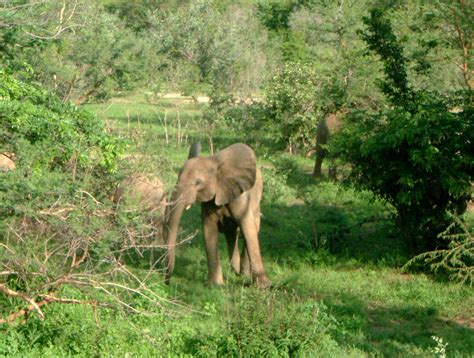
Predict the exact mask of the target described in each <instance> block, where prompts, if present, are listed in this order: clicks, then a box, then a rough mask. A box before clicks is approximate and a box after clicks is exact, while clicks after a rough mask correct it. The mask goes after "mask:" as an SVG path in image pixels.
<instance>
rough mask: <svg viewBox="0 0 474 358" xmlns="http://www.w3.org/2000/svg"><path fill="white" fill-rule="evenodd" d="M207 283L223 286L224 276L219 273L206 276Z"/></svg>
mask: <svg viewBox="0 0 474 358" xmlns="http://www.w3.org/2000/svg"><path fill="white" fill-rule="evenodd" d="M207 283H208V284H209V286H217V287H220V286H223V285H224V277H223V276H222V274H221V275H209V276H208V277H207Z"/></svg>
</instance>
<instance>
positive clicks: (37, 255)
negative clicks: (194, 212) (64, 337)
mask: <svg viewBox="0 0 474 358" xmlns="http://www.w3.org/2000/svg"><path fill="white" fill-rule="evenodd" d="M0 98H1V99H2V101H1V102H0V143H1V145H2V150H5V151H8V152H13V153H15V155H16V157H17V162H18V163H17V166H16V169H15V170H13V171H10V172H0V236H1V237H2V238H4V239H2V242H1V243H0V248H1V250H0V271H1V275H0V293H1V295H0V300H1V303H2V304H1V305H0V307H1V308H0V324H1V323H12V322H14V321H16V320H17V319H19V318H25V319H26V318H28V316H31V315H30V314H31V313H33V312H34V313H35V315H34V316H37V317H39V318H40V319H42V318H43V317H44V315H45V314H44V313H43V309H42V306H45V305H48V304H50V303H73V304H85V305H92V306H94V307H97V306H99V307H100V306H105V307H115V308H119V307H125V309H126V310H128V311H134V312H139V311H140V309H142V306H143V305H140V306H139V307H132V306H130V305H128V304H125V305H124V304H123V303H124V302H125V301H129V300H131V299H132V298H134V297H135V295H136V294H137V293H140V292H141V291H142V293H143V289H145V290H148V289H147V288H145V287H146V286H143V285H142V284H141V283H138V286H139V288H138V289H135V288H133V289H132V288H131V287H134V286H135V285H137V282H139V281H140V278H139V276H138V275H136V274H132V273H131V271H130V269H128V268H127V267H126V266H125V265H124V263H123V260H122V256H123V254H124V253H126V250H125V249H122V247H121V245H122V244H123V243H125V245H128V244H129V241H130V240H127V239H129V238H128V237H125V238H123V236H122V234H121V230H120V229H121V227H120V226H119V225H118V223H117V222H116V220H115V219H116V218H115V215H114V210H112V204H111V202H110V200H108V198H107V197H108V195H110V194H111V192H112V191H111V182H112V180H111V179H112V178H111V176H109V175H108V174H112V173H114V172H115V170H116V166H117V158H118V156H119V154H120V152H121V151H122V148H123V145H122V142H121V141H119V140H117V139H115V138H113V137H112V136H110V135H109V134H107V133H106V132H105V128H104V125H103V123H102V122H101V121H99V120H98V119H97V118H95V117H94V116H93V115H91V114H90V113H88V112H86V111H84V110H81V109H78V108H77V107H75V106H73V105H72V104H69V103H62V102H61V101H60V100H58V98H56V97H55V96H53V95H51V94H49V93H47V92H46V91H44V90H42V89H41V88H39V87H37V86H36V85H33V84H31V83H27V82H24V81H20V80H18V79H15V78H14V77H13V76H11V75H8V74H7V73H5V72H4V71H0ZM97 198H98V199H97ZM127 225H128V223H127V222H125V223H122V226H123V227H125V226H127ZM124 231H125V230H124ZM71 286H74V287H76V288H77V289H75V290H74V289H73V290H71V289H70V287H71ZM149 293H150V291H148V293H144V294H140V297H141V298H142V299H144V301H145V303H146V304H145V305H144V307H146V305H148V304H150V303H151V304H152V305H153V304H154V303H156V295H155V294H149ZM153 297H154V298H153Z"/></svg>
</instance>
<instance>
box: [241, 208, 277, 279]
mask: <svg viewBox="0 0 474 358" xmlns="http://www.w3.org/2000/svg"><path fill="white" fill-rule="evenodd" d="M240 228H241V230H242V233H243V234H244V237H245V244H246V247H247V254H248V258H249V260H250V271H251V274H252V280H253V281H254V282H255V283H256V284H257V285H258V286H260V287H268V286H270V285H271V281H270V280H269V279H268V277H267V274H266V273H265V268H264V267H263V260H262V256H261V254H260V244H259V242H258V227H257V224H256V221H255V218H254V215H253V213H252V212H251V211H249V212H247V213H246V214H245V215H244V217H243V218H242V219H241V221H240Z"/></svg>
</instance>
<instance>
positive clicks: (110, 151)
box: [0, 70, 123, 175]
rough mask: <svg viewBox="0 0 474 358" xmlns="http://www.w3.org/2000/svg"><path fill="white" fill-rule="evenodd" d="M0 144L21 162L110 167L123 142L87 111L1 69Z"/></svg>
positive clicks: (53, 166)
mask: <svg viewBox="0 0 474 358" xmlns="http://www.w3.org/2000/svg"><path fill="white" fill-rule="evenodd" d="M0 98H1V99H2V101H1V102H0V145H1V147H2V149H3V150H5V151H9V152H13V153H15V154H16V155H17V157H18V159H19V163H20V166H23V167H30V168H33V169H36V170H37V171H38V170H39V171H41V170H55V169H63V170H64V169H66V168H68V166H69V168H70V169H73V170H74V173H75V175H78V174H79V173H80V172H81V171H85V170H86V169H87V170H89V171H96V172H109V173H110V172H113V171H115V169H116V158H117V157H118V155H119V154H120V152H121V151H122V148H123V146H122V145H121V142H120V141H117V140H116V139H114V138H113V137H112V136H110V135H108V134H107V133H106V132H105V129H104V125H103V123H102V122H101V121H100V120H98V119H97V118H95V117H94V116H93V115H92V114H91V113H89V112H87V111H85V110H82V109H79V108H77V107H76V106H74V105H72V104H70V103H63V102H61V101H60V100H59V99H58V98H57V97H55V96H54V95H52V94H50V93H48V92H47V91H45V90H43V89H41V88H40V87H38V86H35V85H33V84H30V83H27V82H25V81H21V80H18V79H16V78H15V77H13V76H12V75H10V74H8V73H6V72H5V71H3V70H0Z"/></svg>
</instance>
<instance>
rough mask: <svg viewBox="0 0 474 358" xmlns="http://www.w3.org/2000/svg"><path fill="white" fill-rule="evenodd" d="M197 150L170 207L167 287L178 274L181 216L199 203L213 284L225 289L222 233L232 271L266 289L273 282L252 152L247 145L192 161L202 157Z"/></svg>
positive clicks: (259, 180) (166, 229)
mask: <svg viewBox="0 0 474 358" xmlns="http://www.w3.org/2000/svg"><path fill="white" fill-rule="evenodd" d="M197 147H198V146H196V145H193V146H192V147H191V151H190V157H191V158H189V159H188V160H187V161H186V162H185V163H184V166H183V168H182V169H181V172H180V173H179V178H178V181H177V183H176V186H175V189H174V192H173V195H172V199H171V203H170V205H169V206H168V207H167V213H166V222H165V225H164V230H163V231H164V235H165V239H167V244H168V267H167V272H166V282H169V280H170V277H171V275H172V273H173V270H174V265H175V245H176V236H177V232H178V226H179V221H180V219H181V215H182V213H183V211H184V209H187V208H189V207H190V206H191V205H192V204H194V203H195V202H200V203H201V218H202V225H203V234H204V241H205V245H206V253H207V263H208V269H209V273H208V281H209V283H211V284H216V285H222V284H223V283H224V279H223V275H222V268H221V264H220V262H219V245H218V235H219V232H223V233H224V234H225V237H226V240H227V245H228V249H229V257H230V260H231V265H232V268H233V269H234V270H235V271H236V272H237V273H241V274H244V275H251V276H252V280H253V282H255V283H256V284H257V285H258V286H260V287H268V286H269V285H270V284H271V282H270V280H269V279H268V277H267V275H266V273H265V269H264V267H263V261H262V257H261V255H260V246H259V242H258V232H259V229H260V200H261V198H262V189H263V183H262V176H261V173H260V171H259V170H258V168H257V164H256V158H255V154H254V152H253V151H252V149H250V148H249V147H248V146H247V145H245V144H242V143H237V144H233V145H231V146H229V147H227V148H225V149H223V150H221V151H220V152H219V153H217V154H216V155H213V156H210V157H206V158H204V157H197V156H194V155H197V154H198V153H197V151H196V148H197ZM239 228H240V230H241V231H242V233H243V236H244V238H245V245H244V249H243V251H242V258H241V257H240V255H239V252H238V245H237V235H238V230H239Z"/></svg>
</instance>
